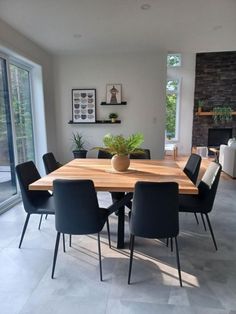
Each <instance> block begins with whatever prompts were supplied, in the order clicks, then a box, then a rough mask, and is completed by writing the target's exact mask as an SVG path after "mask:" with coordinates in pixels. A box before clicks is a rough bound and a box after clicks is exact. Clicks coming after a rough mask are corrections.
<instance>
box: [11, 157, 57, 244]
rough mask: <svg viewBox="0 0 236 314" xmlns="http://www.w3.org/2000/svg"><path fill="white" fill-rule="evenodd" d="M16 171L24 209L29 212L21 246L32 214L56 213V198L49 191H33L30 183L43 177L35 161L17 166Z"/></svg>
mask: <svg viewBox="0 0 236 314" xmlns="http://www.w3.org/2000/svg"><path fill="white" fill-rule="evenodd" d="M16 173H17V177H18V181H19V185H20V189H21V195H22V201H23V205H24V209H25V211H26V213H27V216H26V220H25V224H24V227H23V231H22V234H21V239H20V244H19V248H20V247H21V244H22V241H23V239H24V235H25V231H26V228H27V225H28V222H29V219H30V215H32V214H37V215H43V214H46V215H54V214H55V207H54V199H53V196H52V195H51V194H50V193H49V192H48V191H31V190H29V188H28V186H29V184H31V183H33V182H34V181H36V180H38V179H40V178H41V176H40V174H39V172H38V170H37V168H36V166H35V164H34V163H33V161H27V162H24V163H22V164H19V165H17V166H16Z"/></svg>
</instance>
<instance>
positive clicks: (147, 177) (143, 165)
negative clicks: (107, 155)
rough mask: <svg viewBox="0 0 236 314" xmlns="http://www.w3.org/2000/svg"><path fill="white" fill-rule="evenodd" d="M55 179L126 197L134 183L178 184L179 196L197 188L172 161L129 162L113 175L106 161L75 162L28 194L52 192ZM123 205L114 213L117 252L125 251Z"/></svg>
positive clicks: (47, 176) (47, 177)
mask: <svg viewBox="0 0 236 314" xmlns="http://www.w3.org/2000/svg"><path fill="white" fill-rule="evenodd" d="M56 179H89V180H93V182H94V186H95V189H96V191H109V192H123V195H126V196H127V195H128V196H129V195H132V194H131V193H129V192H133V191H134V186H135V183H136V182H137V181H149V182H177V183H178V185H179V193H180V194H198V189H197V187H196V186H195V185H194V184H193V183H192V182H191V180H190V179H189V178H188V177H187V176H186V174H185V173H184V172H183V170H182V169H181V168H180V167H179V166H178V165H177V163H176V162H175V161H172V160H140V159H133V160H132V159H131V160H130V167H129V169H128V170H127V171H126V172H116V171H114V170H113V169H112V168H111V161H110V160H109V159H88V158H86V159H74V160H72V161H70V162H68V163H67V164H65V165H64V166H62V167H60V168H59V169H57V170H55V171H53V172H51V173H50V174H48V175H46V176H44V177H42V178H40V179H39V180H37V181H35V182H33V183H32V184H30V185H29V190H51V191H52V190H53V181H54V180H56ZM125 193H126V194H125ZM121 195H122V193H121ZM128 199H130V198H128V197H127V200H128ZM121 203H122V202H121ZM124 205H125V203H124V204H122V206H120V207H119V210H118V211H116V212H117V215H118V231H117V247H118V248H123V247H124V215H125V212H124Z"/></svg>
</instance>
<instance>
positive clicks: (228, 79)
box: [192, 51, 236, 146]
mask: <svg viewBox="0 0 236 314" xmlns="http://www.w3.org/2000/svg"><path fill="white" fill-rule="evenodd" d="M199 100H203V101H204V106H203V108H202V110H203V111H212V109H213V107H219V106H230V107H231V108H232V109H233V111H236V51H232V52H213V53H198V54H197V55H196V77H195V93H194V114H193V132H192V146H207V144H208V129H209V128H233V136H234V137H236V116H233V119H232V121H230V122H227V123H219V124H215V123H214V121H213V117H212V116H197V115H196V114H195V113H196V112H197V111H198V101H199Z"/></svg>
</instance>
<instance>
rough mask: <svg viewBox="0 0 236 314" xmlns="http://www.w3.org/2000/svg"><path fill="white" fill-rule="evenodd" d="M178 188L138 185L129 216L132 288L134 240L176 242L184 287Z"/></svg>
mask: <svg viewBox="0 0 236 314" xmlns="http://www.w3.org/2000/svg"><path fill="white" fill-rule="evenodd" d="M178 193H179V188H178V184H177V183H175V182H160V183H159V182H137V183H136V184H135V190H134V198H133V205H132V210H131V214H130V264H129V275H128V284H130V278H131V270H132V263H133V252H134V242H135V237H136V236H138V237H143V238H150V239H162V238H171V239H172V238H174V239H175V246H176V257H177V266H178V274H179V282H180V286H181V287H182V279H181V270H180V261H179V250H178V242H177V236H178V234H179V199H178Z"/></svg>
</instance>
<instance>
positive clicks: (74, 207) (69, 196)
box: [53, 179, 103, 234]
mask: <svg viewBox="0 0 236 314" xmlns="http://www.w3.org/2000/svg"><path fill="white" fill-rule="evenodd" d="M53 196H54V200H55V223H56V230H57V231H58V232H62V233H67V234H91V233H97V232H100V231H101V228H102V227H103V226H102V227H101V222H100V220H101V219H100V216H99V206H98V200H97V194H96V191H95V188H94V184H93V181H91V180H61V179H58V180H54V182H53Z"/></svg>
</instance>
